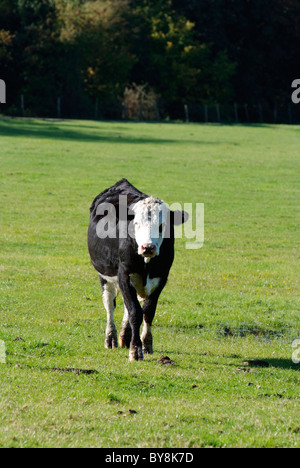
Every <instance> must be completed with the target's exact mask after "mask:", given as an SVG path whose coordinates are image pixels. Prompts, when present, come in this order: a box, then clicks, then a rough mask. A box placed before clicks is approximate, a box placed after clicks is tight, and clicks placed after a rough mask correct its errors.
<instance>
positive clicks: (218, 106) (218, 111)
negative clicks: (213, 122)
mask: <svg viewBox="0 0 300 468" xmlns="http://www.w3.org/2000/svg"><path fill="white" fill-rule="evenodd" d="M216 110H217V120H218V122H219V123H221V112H220V104H216Z"/></svg>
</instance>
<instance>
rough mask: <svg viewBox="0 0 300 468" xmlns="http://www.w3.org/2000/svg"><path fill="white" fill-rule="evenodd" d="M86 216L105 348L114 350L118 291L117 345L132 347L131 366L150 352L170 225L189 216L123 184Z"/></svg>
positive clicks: (169, 254)
mask: <svg viewBox="0 0 300 468" xmlns="http://www.w3.org/2000/svg"><path fill="white" fill-rule="evenodd" d="M90 211H91V218H90V225H89V230H88V248H89V252H90V256H91V261H92V264H93V266H94V267H95V269H96V270H97V272H98V274H99V277H100V282H101V286H102V297H103V302H104V306H105V309H106V311H107V327H106V338H105V346H106V347H107V348H117V347H118V339H117V330H116V326H115V323H114V310H115V306H116V297H117V294H118V291H119V290H120V291H121V293H122V296H123V299H124V306H125V312H124V318H123V322H122V326H121V332H120V335H119V343H120V346H121V347H128V348H130V352H129V359H130V360H131V361H135V360H142V359H143V353H151V354H152V353H153V348H152V333H151V325H152V322H153V319H154V315H155V311H156V306H157V302H158V298H159V296H160V294H161V292H162V290H163V288H164V287H165V285H166V283H167V279H168V275H169V271H170V268H171V266H172V263H173V260H174V224H182V223H183V222H185V221H186V219H187V213H185V212H183V211H176V212H172V211H170V210H169V209H168V208H167V206H166V204H165V203H164V202H163V201H161V200H158V199H157V198H153V197H149V196H148V195H146V194H144V193H142V192H140V191H139V190H137V189H136V188H135V187H134V186H133V185H131V184H130V183H129V182H128V181H127V180H126V179H122V180H120V181H119V182H117V183H116V184H115V185H114V186H113V187H110V188H109V189H107V190H105V191H104V192H102V193H101V194H100V195H98V197H97V198H96V199H95V200H94V202H93V204H92V206H91V210H90ZM139 301H142V306H141V305H140V302H139ZM143 319H144V327H143V331H142V335H141V337H140V327H141V324H142V322H143Z"/></svg>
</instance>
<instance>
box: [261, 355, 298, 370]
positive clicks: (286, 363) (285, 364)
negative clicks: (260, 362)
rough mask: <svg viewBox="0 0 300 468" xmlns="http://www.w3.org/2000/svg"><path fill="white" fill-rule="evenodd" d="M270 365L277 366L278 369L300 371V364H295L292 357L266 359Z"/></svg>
mask: <svg viewBox="0 0 300 468" xmlns="http://www.w3.org/2000/svg"><path fill="white" fill-rule="evenodd" d="M266 361H267V362H268V363H269V365H270V367H275V368H277V369H289V370H295V371H300V364H294V363H293V361H292V360H291V359H273V358H271V359H266Z"/></svg>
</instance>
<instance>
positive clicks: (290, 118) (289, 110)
mask: <svg viewBox="0 0 300 468" xmlns="http://www.w3.org/2000/svg"><path fill="white" fill-rule="evenodd" d="M288 115H289V124H290V125H293V114H292V106H291V104H288Z"/></svg>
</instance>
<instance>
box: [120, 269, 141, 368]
mask: <svg viewBox="0 0 300 468" xmlns="http://www.w3.org/2000/svg"><path fill="white" fill-rule="evenodd" d="M119 286H120V289H121V292H122V295H123V299H124V303H125V307H126V309H127V311H128V317H129V323H130V327H131V333H132V335H131V342H130V348H129V360H130V361H142V360H143V359H144V357H143V349H142V341H141V338H140V328H141V324H142V321H143V311H142V308H141V306H140V303H139V301H138V299H137V293H136V290H135V289H134V287H133V286H132V285H131V283H130V277H129V274H128V273H127V272H124V271H120V273H119Z"/></svg>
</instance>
